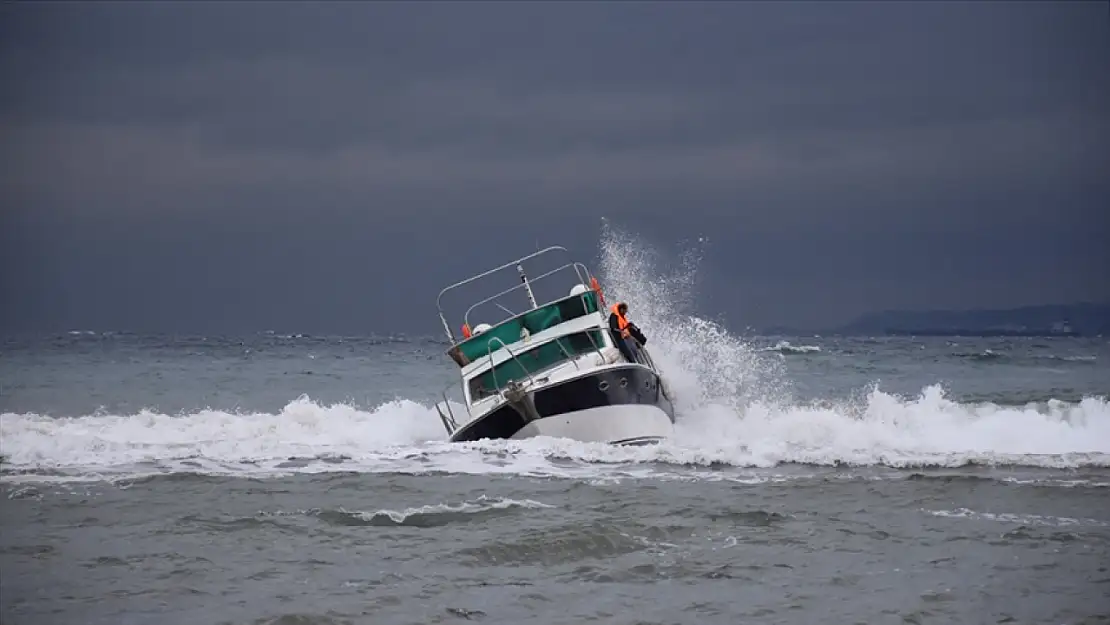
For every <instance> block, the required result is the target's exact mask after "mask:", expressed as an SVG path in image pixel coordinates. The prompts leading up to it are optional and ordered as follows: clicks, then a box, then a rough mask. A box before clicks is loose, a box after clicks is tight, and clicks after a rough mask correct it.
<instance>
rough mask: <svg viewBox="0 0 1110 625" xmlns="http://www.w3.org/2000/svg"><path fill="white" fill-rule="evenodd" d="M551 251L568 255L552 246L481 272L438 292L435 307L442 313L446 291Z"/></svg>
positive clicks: (561, 247) (560, 247)
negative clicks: (442, 302)
mask: <svg viewBox="0 0 1110 625" xmlns="http://www.w3.org/2000/svg"><path fill="white" fill-rule="evenodd" d="M553 250H562V251H564V252H567V253H568V254H569V253H570V252H569V251H567V248H565V247H563V246H561V245H552V246H551V247H547V248H544V249H542V250H539V251H538V252H533V253H531V254H529V255H527V256H522V257H520V258H518V259H516V260H514V261H510V262H507V263H505V264H504V265H501V266H500V267H496V268H494V269H490V270H489V271H485V272H482V273H480V274H478V275H476V276H471V277H469V278H467V279H466V280H463V281H461V282H456V283H455V284H452V285H451V286H449V287H446V288H444V289H443V290H442V291H440V292H439V297H437V298H436V307H437V308H439V312H440V313H443V306H442V305H441V304H440V301H441V300H442V299H443V294H444V293H446V292H447V291H450V290H451V289H457V288H459V287H460V286H462V285H464V284H469V283H471V282H473V281H475V280H477V279H479V278H484V277H486V276H488V275H490V274H492V273H497V272H498V271H501V270H502V269H508V268H509V267H512V266H514V265H519V264H520V263H522V262H524V261H526V260H528V259H529V258H535V257H537V256H539V255H540V254H546V253H547V252H551V251H553Z"/></svg>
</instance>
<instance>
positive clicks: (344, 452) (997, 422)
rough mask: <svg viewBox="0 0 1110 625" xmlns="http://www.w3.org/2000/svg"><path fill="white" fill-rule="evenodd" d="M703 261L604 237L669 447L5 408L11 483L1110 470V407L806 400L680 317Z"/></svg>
mask: <svg viewBox="0 0 1110 625" xmlns="http://www.w3.org/2000/svg"><path fill="white" fill-rule="evenodd" d="M697 261H698V254H697V250H695V251H694V252H691V253H688V254H687V255H686V256H685V257H684V263H683V264H682V266H681V267H680V268H679V269H678V270H677V271H674V272H671V273H669V274H668V273H664V272H663V271H661V270H660V269H658V268H657V267H656V265H655V263H654V258H653V251H652V250H651V249H650V248H649V247H648V246H646V245H643V244H642V243H640V242H639V241H637V240H635V239H634V238H632V237H629V236H626V235H622V234H620V233H616V232H615V231H613V230H611V229H606V231H605V233H604V237H603V240H602V267H601V269H602V271H601V274H602V286H603V288H604V291H605V294H606V297H607V299H608V300H609V302H610V303H612V302H613V301H616V300H618V299H620V300H623V301H627V302H629V304H630V307H631V310H630V316H631V317H632V319H633V320H634V321H635V322H636V323H638V324H639V325H640V326H641V327H642V328H643V329H644V331H645V332H646V333H647V335H648V337H649V343H648V347H649V349H650V350H651V352H652V354H653V355H654V357H655V359H656V361H657V362H658V363H659V364H660V366H661V368H662V369H663V370H664V373H665V376H666V378H667V380H668V386H669V387H670V388H671V390H672V391H673V392H674V394H675V395H676V407H677V412H678V425H677V431H676V436H675V437H674V439H673V440H670V441H667V442H665V443H663V444H661V445H657V446H649V447H611V446H608V445H600V444H583V443H577V442H574V441H569V440H558V439H532V440H525V441H483V442H477V443H467V444H449V443H446V442H445V438H446V435H445V432H444V430H443V426H442V425H441V423H440V421H439V418H438V416H437V415H436V413H435V411H434V409H433V408H432V407H430V406H424V405H421V404H418V403H416V402H412V401H396V402H390V403H386V404H383V405H381V406H378V407H376V408H373V409H370V410H366V409H361V408H358V407H354V406H350V405H344V404H337V405H321V404H318V403H316V402H314V401H312V400H311V399H310V398H307V397H301V398H298V399H296V400H294V401H292V402H290V403H289V404H288V405H287V406H286V407H285V408H284V409H282V410H281V411H279V412H277V413H275V414H267V413H230V412H224V411H219V410H205V411H200V412H196V413H193V414H186V415H179V416H174V415H166V414H159V413H156V412H151V411H141V412H139V413H137V414H131V415H86V416H75V417H71V418H52V417H46V416H40V415H36V414H13V413H5V414H3V415H0V454H2V455H3V457H4V458H3V465H2V466H3V470H4V476H3V479H4V480H5V481H67V480H74V479H105V478H106V479H118V478H120V477H126V478H128V479H130V478H134V477H137V476H146V475H157V474H165V473H176V472H197V473H207V474H223V475H256V476H274V475H287V474H291V473H316V472H328V471H362V472H402V473H425V472H431V471H443V472H453V473H473V474H515V475H526V476H557V477H575V478H583V479H644V478H652V479H660V478H667V479H673V478H678V479H686V478H689V477H690V476H691V475H692V474H694V475H695V477H696V478H697V479H721V473H720V472H713V477H712V478H709V477H707V475H708V474H707V472H697V471H691V470H690V467H694V468H696V467H699V466H734V467H773V466H776V465H779V464H782V463H808V464H815V465H826V466H828V465H837V464H844V463H847V464H854V465H864V466H867V465H885V466H893V467H914V466H960V465H964V464H968V463H981V464H995V465H1028V466H1041V467H1078V466H1095V467H1108V466H1110V406H1108V404H1107V401H1106V399H1105V398H1094V397H1089V398H1085V399H1083V400H1082V401H1080V402H1078V403H1065V402H1056V401H1054V402H1049V403H1047V404H1038V405H1033V404H1030V405H1027V406H1024V407H1013V406H999V405H995V404H991V403H979V404H964V403H959V402H955V401H952V400H950V399H948V398H947V397H945V395H944V392H943V389H941V388H940V387H937V386H929V387H926V388H924V389H922V391H921V393H920V394H919V395H918V396H916V397H899V396H895V395H892V394H889V393H886V392H883V391H882V390H881V389H880V388H878V387H875V388H873V389H871V390H870V392H868V393H866V394H864V395H863V396H861V397H860V398H858V399H856V400H853V401H844V402H839V403H824V404H802V403H800V402H797V401H795V400H793V399H792V398H791V394H790V387H789V384H788V383H787V380H786V378H785V375H784V373H783V371H784V370H783V368H782V358H780V357H778V355H777V354H768V353H759V351H758V350H757V349H753V348H752V347H751V346H749V345H747V344H745V343H744V342H743V341H741V340H739V339H738V338H736V337H734V336H732V335H730V334H729V333H728V332H727V331H725V330H724V328H722V327H721V326H720V325H718V324H715V323H712V322H710V321H707V320H705V319H701V318H698V317H696V316H693V315H691V314H689V311H688V310H685V308H684V307H685V306H686V305H687V304H688V303H689V301H690V293H691V292H692V289H693V286H694V278H695V277H696V273H697ZM291 459H295V460H294V461H291ZM676 465H679V466H676ZM726 479H738V480H752V479H757V480H762V479H771V478H769V477H767V476H758V477H755V478H753V477H752V476H751V475H742V474H736V475H732V476H729V477H727V478H726Z"/></svg>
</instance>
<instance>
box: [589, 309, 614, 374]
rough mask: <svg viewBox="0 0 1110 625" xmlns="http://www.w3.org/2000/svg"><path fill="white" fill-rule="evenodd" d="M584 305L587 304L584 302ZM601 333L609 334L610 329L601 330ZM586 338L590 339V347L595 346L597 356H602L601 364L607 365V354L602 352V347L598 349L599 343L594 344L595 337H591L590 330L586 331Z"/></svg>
mask: <svg viewBox="0 0 1110 625" xmlns="http://www.w3.org/2000/svg"><path fill="white" fill-rule="evenodd" d="M584 303H585V302H583V304H584ZM599 331H600V332H608V331H609V330H608V328H606V329H600V328H599ZM586 338H588V339H590V345H593V346H594V351H595V352H597V355H598V356H601V362H602V364H605V361H606V360H607V359H606V358H605V353H604V352H602V351H601V348H600V347H598V346H597V343H595V342H594V337H593V335H591V334H590V331H589V330H586Z"/></svg>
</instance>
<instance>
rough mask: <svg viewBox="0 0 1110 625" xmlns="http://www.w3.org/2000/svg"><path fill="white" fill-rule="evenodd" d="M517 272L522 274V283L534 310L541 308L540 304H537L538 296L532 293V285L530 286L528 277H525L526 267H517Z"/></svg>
mask: <svg viewBox="0 0 1110 625" xmlns="http://www.w3.org/2000/svg"><path fill="white" fill-rule="evenodd" d="M516 270H517V272H518V273H520V281H521V283H522V284H524V290H525V291H527V293H528V302H529V303H530V304H532V308H533V309H536V308H539V304H537V303H536V296H535V294H533V293H532V285H530V284H528V276H526V275H524V266H522V265H517V266H516ZM541 277H542V276H541Z"/></svg>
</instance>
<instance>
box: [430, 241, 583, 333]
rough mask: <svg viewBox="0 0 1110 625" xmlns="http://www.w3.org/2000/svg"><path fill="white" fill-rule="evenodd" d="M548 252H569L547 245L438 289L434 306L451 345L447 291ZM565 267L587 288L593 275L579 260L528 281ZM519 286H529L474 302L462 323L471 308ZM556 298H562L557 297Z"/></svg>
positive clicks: (502, 294) (499, 294)
mask: <svg viewBox="0 0 1110 625" xmlns="http://www.w3.org/2000/svg"><path fill="white" fill-rule="evenodd" d="M550 252H563V253H565V254H569V252H568V251H567V249H566V248H565V247H562V246H561V245H553V246H551V247H548V248H545V249H542V250H539V251H537V252H533V253H531V254H528V255H527V256H522V257H521V258H518V259H516V260H514V261H511V262H508V263H505V264H504V265H501V266H500V267H495V268H493V269H490V270H488V271H484V272H482V273H480V274H478V275H475V276H471V277H470V278H467V279H466V280H462V281H460V282H456V283H455V284H452V285H451V286H448V287H446V288H444V289H443V290H442V291H440V292H439V296H438V297H436V308H437V309H438V311H439V318H440V321H441V322H442V323H443V329H444V331H445V332H446V333H447V337H448V338H449V339H450V340H451V344H452V345H455V344H457V341H456V340H455V333H454V332H453V331H452V330H451V325H450V324H449V323H447V317H446V316H445V315H444V314H443V296H444V295H445V294H446V293H447V292H448V291H451V290H453V289H457V288H459V287H461V286H463V285H465V284H469V283H471V282H474V281H475V280H479V279H481V278H484V277H486V276H489V275H492V274H494V273H497V272H499V271H504V270H506V269H509V268H512V267H514V266H518V267H519V266H521V264H522V263H523V262H524V261H526V260H529V259H532V258H536V257H538V256H542V255H544V254H547V253H550ZM567 267H572V268H573V269H574V271H575V273H576V274H577V277H578V283H579V284H582V285H584V286H586V287H587V288H589V285H590V280H591V278H592V277H593V276H592V275H591V274H590V272H589V270H588V269H587V268H586V266H585V265H584V264H582V263H579V262H573V261H572V262H570V263H567V264H566V265H563V266H561V267H559V268H557V269H554V270H551V271H548V272H546V273H544V274H541V275H540V276H539V277H537V278H534V279H529V280H528V282H535V281H536V280H540V279H543V278H545V277H548V276H550V275H552V274H554V273H557V272H559V271H562V270H563V269H566V268H567ZM520 288H524V289H529V286H528V285H527V284H525V283H523V282H522V283H521V284H518V285H516V286H514V287H513V288H511V289H506V290H505V291H502V292H501V293H498V294H497V295H494V296H492V297H488V298H485V299H484V300H482V301H481V302H479V303H478V304H475V305H474V306H471V307H470V309H468V310H467V312H466V314H464V315H463V321H464V323H469V314H470V311H471V310H473V309H474V308H475V307H476V306H478V305H481V304H484V303H488V302H490V301H493V300H495V299H497V298H498V297H502V296H504V295H506V294H508V293H511V292H512V291H514V290H516V289H520ZM529 292H530V291H529ZM558 299H562V298H558ZM552 301H556V300H552ZM549 303H551V302H547V304H549ZM544 305H546V304H544ZM508 312H512V311H508ZM515 316H519V315H514V317H515ZM511 318H512V317H510V319H511ZM504 321H505V320H503V321H502V322H499V323H503V322H504Z"/></svg>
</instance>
